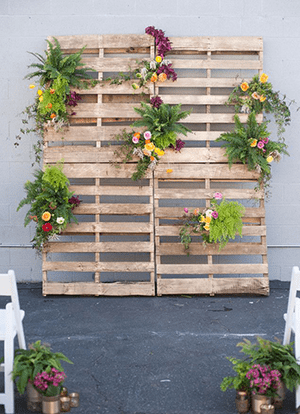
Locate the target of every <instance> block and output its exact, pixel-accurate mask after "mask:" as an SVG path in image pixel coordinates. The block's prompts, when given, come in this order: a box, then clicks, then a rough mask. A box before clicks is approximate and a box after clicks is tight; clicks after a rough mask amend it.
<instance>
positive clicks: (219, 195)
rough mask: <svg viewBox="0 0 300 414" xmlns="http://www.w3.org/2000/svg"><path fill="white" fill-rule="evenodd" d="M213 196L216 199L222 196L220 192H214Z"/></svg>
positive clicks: (220, 198)
mask: <svg viewBox="0 0 300 414" xmlns="http://www.w3.org/2000/svg"><path fill="white" fill-rule="evenodd" d="M214 198H215V199H216V200H222V198H223V196H222V193H215V194H214Z"/></svg>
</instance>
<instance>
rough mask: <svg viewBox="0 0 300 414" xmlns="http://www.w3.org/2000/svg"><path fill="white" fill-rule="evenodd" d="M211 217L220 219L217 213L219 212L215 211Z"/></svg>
mask: <svg viewBox="0 0 300 414" xmlns="http://www.w3.org/2000/svg"><path fill="white" fill-rule="evenodd" d="M211 215H212V217H213V218H214V219H217V218H218V216H219V214H218V212H217V211H213V212H212V213H211Z"/></svg>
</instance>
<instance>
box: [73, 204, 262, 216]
mask: <svg viewBox="0 0 300 414" xmlns="http://www.w3.org/2000/svg"><path fill="white" fill-rule="evenodd" d="M186 208H188V210H189V213H191V212H193V211H194V210H195V207H190V206H186ZM76 212H77V210H76ZM155 216H156V217H157V218H170V219H172V218H182V217H184V216H185V213H184V211H183V207H158V208H156V209H155ZM247 217H250V218H252V217H253V218H261V217H265V209H264V208H259V207H258V208H246V210H245V214H244V217H243V218H247Z"/></svg>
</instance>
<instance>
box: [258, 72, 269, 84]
mask: <svg viewBox="0 0 300 414" xmlns="http://www.w3.org/2000/svg"><path fill="white" fill-rule="evenodd" d="M268 78H269V76H268V75H266V74H265V73H262V74H261V75H260V78H259V80H260V81H261V83H266V82H267V80H268Z"/></svg>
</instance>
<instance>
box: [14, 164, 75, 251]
mask: <svg viewBox="0 0 300 414" xmlns="http://www.w3.org/2000/svg"><path fill="white" fill-rule="evenodd" d="M62 168H63V165H62V163H60V164H57V165H56V166H46V167H45V171H42V170H38V171H36V172H35V174H34V176H35V180H34V181H33V182H30V181H27V182H26V183H25V186H24V188H25V190H26V192H27V196H26V197H25V198H24V199H23V200H21V202H20V204H19V206H18V208H17V211H19V209H20V208H21V207H23V206H24V205H25V204H30V205H31V207H30V209H29V211H28V212H27V214H26V216H25V221H24V225H25V227H26V226H27V225H28V224H29V223H30V222H32V221H33V222H34V223H36V230H35V236H34V238H33V240H32V241H33V243H34V247H35V248H36V249H37V250H38V251H41V249H42V246H43V244H44V243H46V242H48V241H52V240H57V239H58V238H59V237H58V236H59V234H61V232H62V231H63V230H65V228H66V227H67V224H68V223H70V222H71V221H74V222H75V223H77V222H78V221H77V219H76V217H75V216H74V214H73V210H74V209H75V207H78V206H79V204H80V202H81V201H80V200H79V198H78V197H77V196H74V195H73V193H72V192H70V191H69V180H68V178H67V177H66V176H65V174H64V173H63V172H62Z"/></svg>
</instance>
